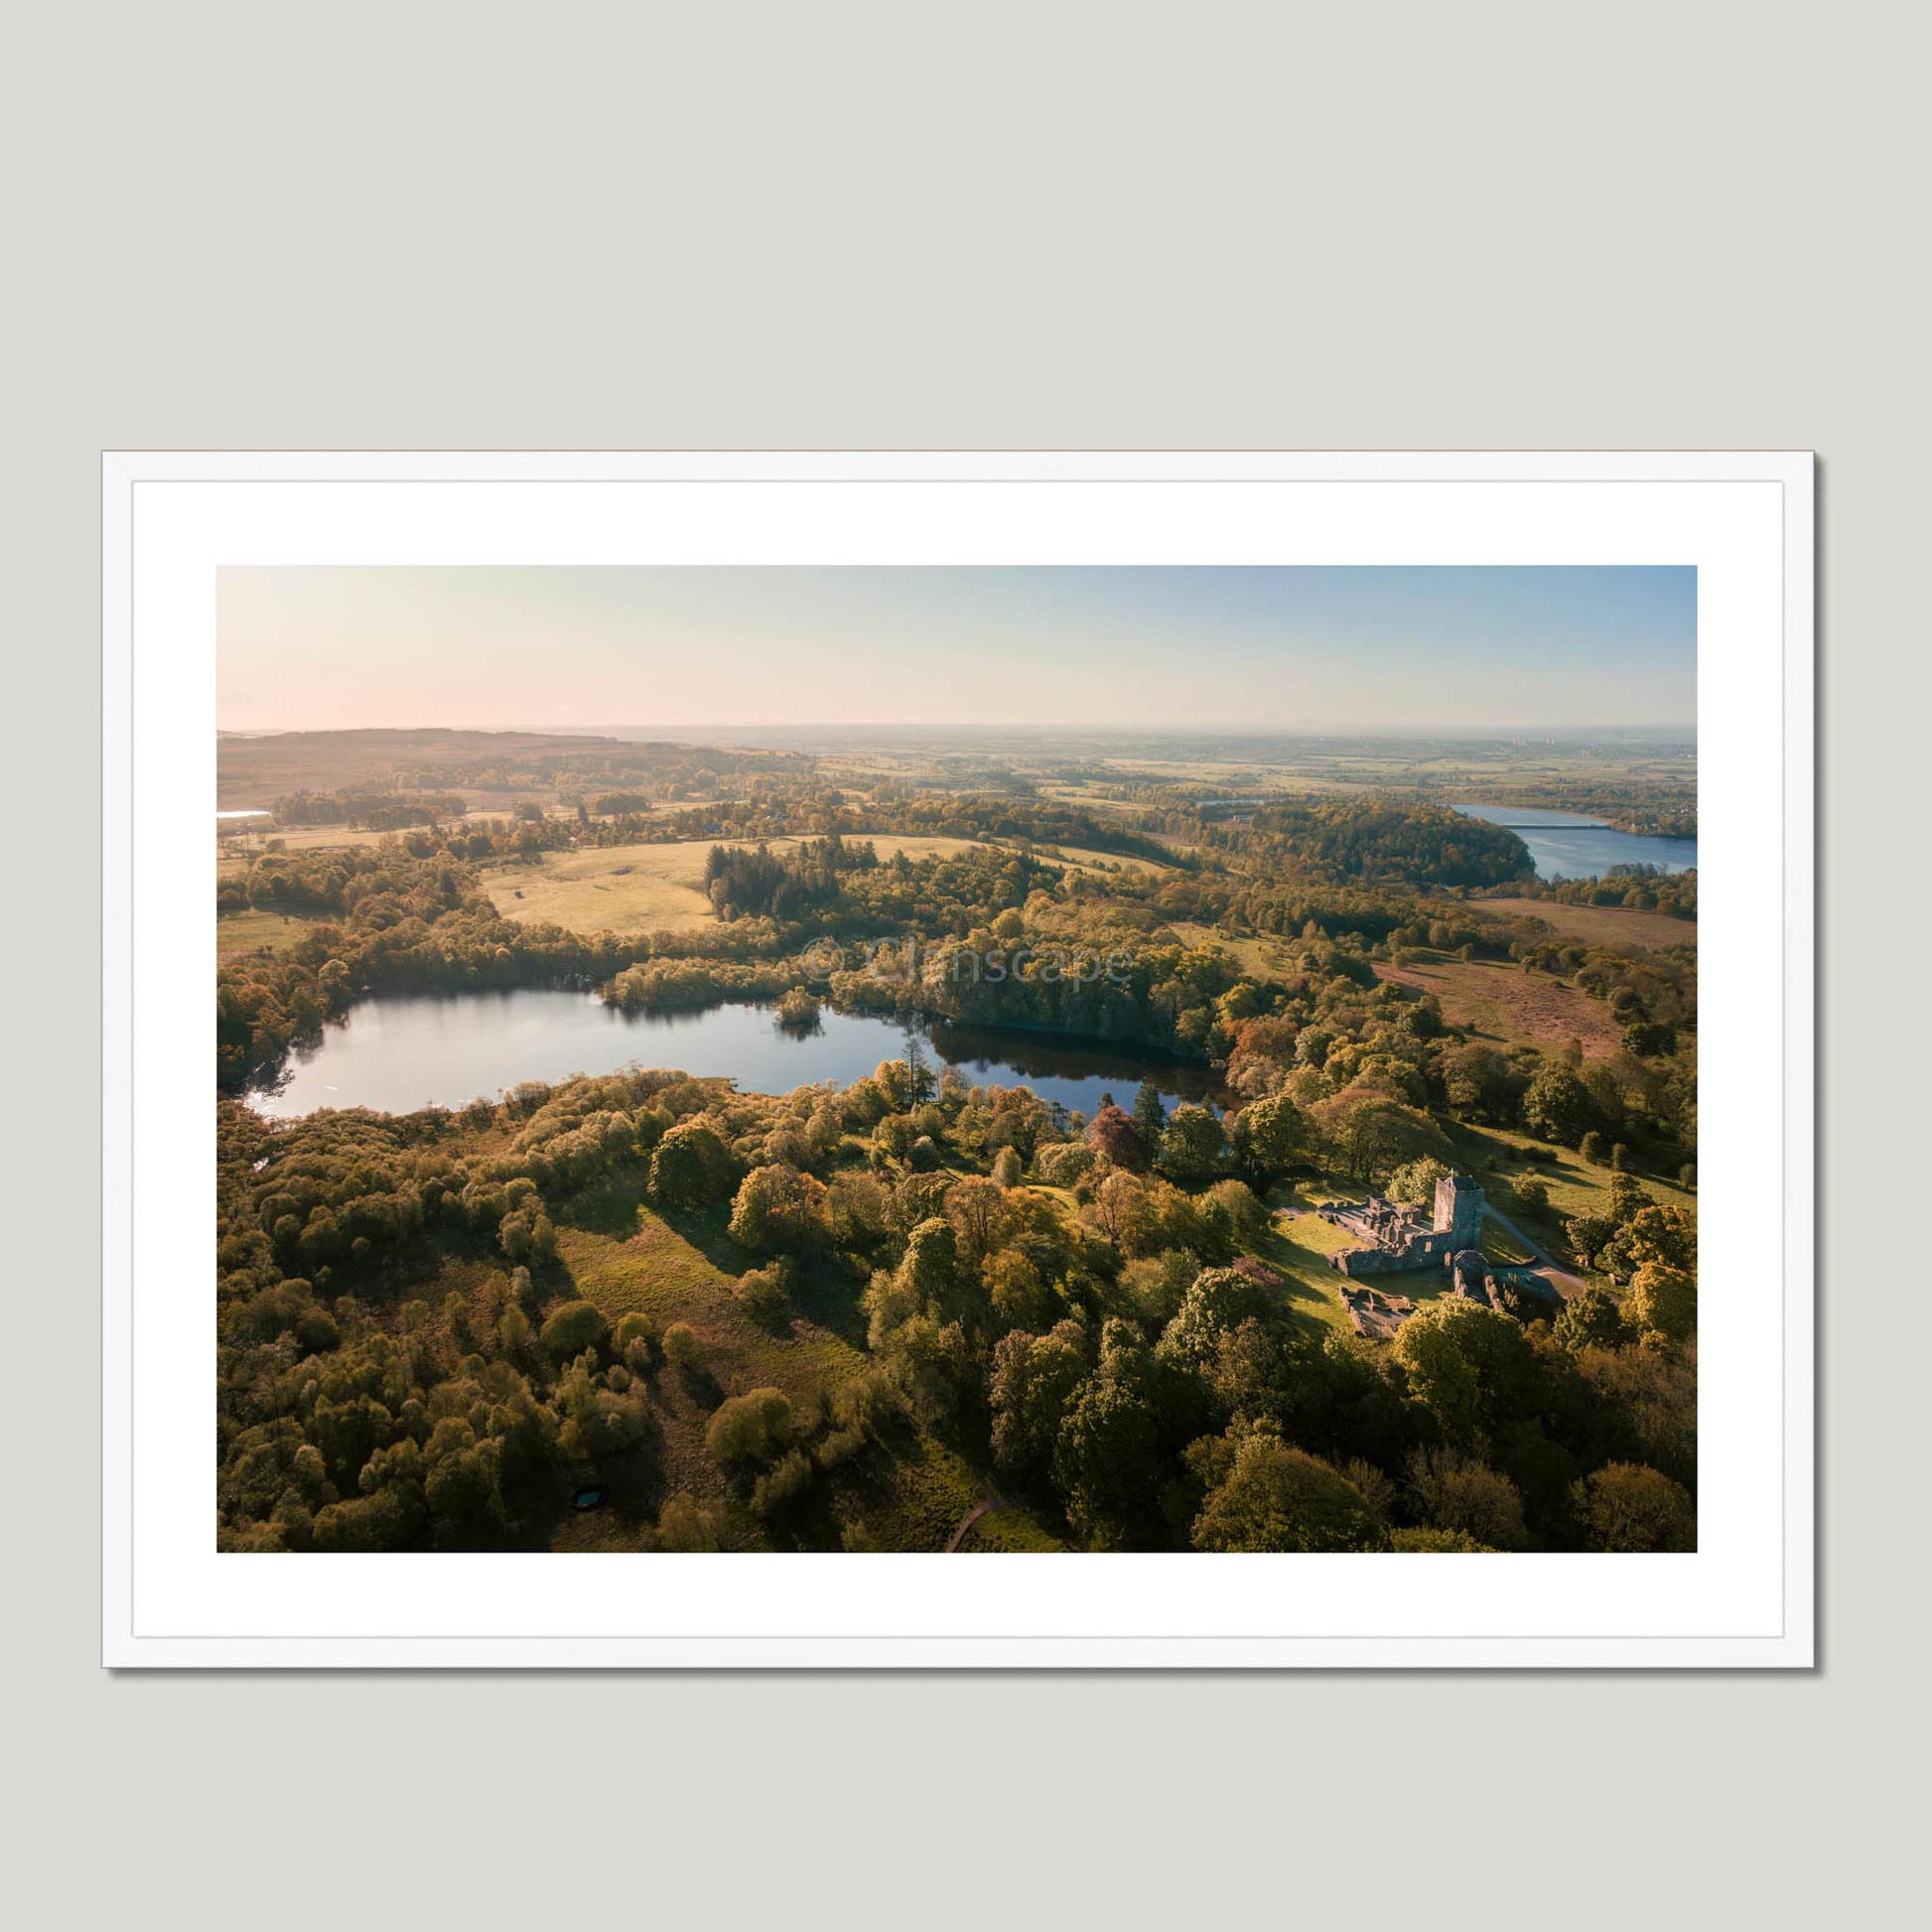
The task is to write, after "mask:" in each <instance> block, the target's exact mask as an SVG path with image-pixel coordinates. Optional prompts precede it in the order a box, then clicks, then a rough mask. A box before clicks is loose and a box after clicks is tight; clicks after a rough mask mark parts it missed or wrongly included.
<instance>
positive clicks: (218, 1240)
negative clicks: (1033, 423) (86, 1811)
mask: <svg viewBox="0 0 1932 1932" xmlns="http://www.w3.org/2000/svg"><path fill="white" fill-rule="evenodd" d="M1812 473H1813V465H1812V459H1811V457H1810V456H1809V455H1805V454H1790V453H1779V454H1762V453H1743V454H1726V453H1668V454H1655V453H1652V454H1632V453H1617V454H1602V453H1597V454H1573V455H1559V454H1550V453H1537V454H1494V453H1483V454H1410V455H1399V454H1386V453H1375V454H1367V453H1362V454H1320V455H1254V454H1239V455H1232V454H1211V453H1208V454H1190V455H1175V454H1067V453H1054V454H1039V453H1028V454H987V453H974V454H943V455H932V454H924V455H917V454H912V455H908V454H825V453H816V454H783V455H744V454H732V455H721V454H688V453H687V454H649V455H610V454H594V455H587V454H577V455H572V454H544V455H537V454H513V455H512V454H434V453H431V454H414V455H409V454H401V455H399V454H393V453H382V454H367V453H364V454H352V453H351V454H344V453H331V454H290V455H275V454H261V453H248V454H240V453H228V454H202V453H196V454H182V453H172V454H151V453H149V454H112V455H109V456H107V457H106V458H105V459H104V464H103V502H102V515H103V552H102V559H103V561H102V576H103V588H102V596H103V617H102V634H103V686H104V696H105V741H104V760H103V762H104V771H105V781H104V782H105V798H104V819H105V825H106V834H105V853H104V868H105V894H104V902H103V907H102V912H103V935H104V936H103V952H104V960H103V964H104V972H105V983H106V998H105V1052H104V1065H105V1068H106V1074H105V1087H104V1093H103V1102H102V1104H103V1125H104V1142H103V1144H104V1149H105V1156H104V1159H105V1174H104V1199H105V1203H106V1206H105V1226H104V1230H103V1238H104V1255H105V1304H104V1310H103V1327H104V1362H103V1376H104V1405H103V1409H104V1418H105V1421H104V1446H103V1447H104V1469H105V1478H104V1480H105V1494H104V1497H103V1523H104V1533H103V1544H102V1578H103V1604H102V1620H103V1656H104V1661H105V1662H106V1663H107V1664H108V1665H110V1666H194V1667H207V1666H210V1665H231V1666H251V1667H260V1666H264V1665H267V1666H290V1667H296V1666H301V1667H313V1666H318V1665H340V1666H358V1667H367V1666H405V1667H406V1666H425V1665H429V1666H444V1665H447V1666H468V1667H476V1666H504V1667H529V1666H603V1667H609V1666H614V1665H619V1666H647V1667H679V1668H685V1667H692V1666H722V1667H739V1668H742V1667H746V1666H787V1667H795V1666H842V1667H851V1666H889V1667H924V1668H931V1667H1001V1668H1005V1667H1044V1668H1053V1667H1095V1668H1119V1667H1148V1668H1172V1667H1176V1666H1187V1667H1210V1668H1254V1667H1258V1666H1261V1667H1268V1666H1295V1667H1316V1666H1327V1667H1359V1666H1386V1667H1432V1666H1433V1667H1440V1666H1483V1667H1494V1666H1498V1665H1508V1666H1542V1667H1551V1666H1559V1667H1575V1666H1645V1667H1656V1666H1685V1667H1688V1666H1749V1667H1766V1666H1780V1667H1805V1666H1809V1665H1810V1664H1811V1663H1812V1662H1813V1661H1814V1655H1813V1644H1814V1585H1813V1551H1814V1525H1813V1261H1812V1250H1813V1127H1812V1115H1813V1086H1812V1079H1813V1069H1812V1061H1813V1016H1812V1002H1813V985H1812V959H1813V836H1812V832H1813V769H1812V731H1813V709H1812V682H1813V634H1812V606H1813V583H1812V570H1813V564H1812V556H1813V548H1812V546H1813V495H1812V488H1813V476H1812ZM1703 847H1708V848H1709V850H1710V853H1711V866H1710V868H1709V876H1708V878H1707V877H1706V869H1705V868H1704V867H1703V866H1702V863H1701V848H1703ZM1706 885H1708V886H1709V887H1710V889H1711V890H1710V893H1709V896H1708V897H1707V896H1706V895H1705V893H1704V891H1703V888H1704V887H1705V886H1706ZM1707 937H1708V941H1709V943H1706V940H1707ZM1707 979H1708V980H1709V981H1710V982H1711V983H1712V986H1713V999H1712V1003H1711V1006H1710V1008H1709V1010H1708V1011H1707V1010H1705V1009H1704V1007H1703V1005H1702V1001H1701V998H1700V983H1701V981H1703V980H1707ZM1707 1076H1708V1077H1707Z"/></svg>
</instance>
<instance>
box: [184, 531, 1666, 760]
mask: <svg viewBox="0 0 1932 1932" xmlns="http://www.w3.org/2000/svg"><path fill="white" fill-rule="evenodd" d="M217 602H218V620H217V624H218V631H219V659H218V662H219V672H218V700H217V722H218V725H219V727H220V729H222V730H224V731H269V730H281V731H323V730H332V729H345V728H368V727H375V726H392V727H410V726H414V727H421V726H433V725H443V726H454V727H464V728H470V729H481V730H512V729H517V730H556V729H558V728H569V729H572V730H598V729H613V730H624V731H634V730H644V731H648V732H650V733H652V734H656V733H658V732H660V731H661V732H662V733H663V734H665V735H669V736H674V735H675V732H676V729H677V727H679V726H690V727H698V726H711V727H716V726H721V725H722V726H730V725H744V726H782V725H805V724H828V725H861V724H863V725H914V724H917V725H961V726H965V725H979V726H986V725H1000V726H1029V725H1037V726H1048V727H1051V726H1069V725H1078V726H1081V727H1083V728H1087V729H1096V728H1097V729H1109V728H1119V729H1133V730H1141V731H1146V730H1149V729H1154V730H1161V729H1173V730H1214V729H1238V730H1241V731H1244V732H1254V731H1271V730H1282V731H1289V732H1300V731H1313V732H1320V731H1323V730H1330V729H1333V730H1359V729H1361V728H1363V727H1377V726H1379V727H1382V728H1385V729H1390V730H1396V731H1420V730H1430V729H1438V728H1448V729H1454V730H1462V729H1476V730H1484V731H1509V730H1512V729H1528V730H1535V729H1537V728H1540V727H1548V728H1553V729H1554V728H1566V727H1568V728H1586V729H1587V728H1599V729H1601V728H1610V727H1672V728H1678V727H1686V726H1690V725H1691V724H1693V723H1694V721H1695V719H1696V715H1697V572H1696V571H1695V570H1693V569H1688V568H1680V567H1664V568H1648V567H1620V568H1596V567H1589V568H1529V567H1520V568H1433V567H1430V568H1424V567H1395V566H1391V567H1375V568H1345V569H1331V568H1326V567H1319V568H1316V567H1301V566H1296V567H1277V566H1257V567H1226V566H1197V567H1167V566H1160V567H1154V566H1148V567H1116V566H1091V567H1083V566H1056V567H1052V568H1008V567H982V568H954V567H950V566H948V567H931V568H898V567H893V568H876V569H864V568H861V569H853V568H844V567H836V568H835V567H825V568H813V569H797V568H772V569H757V568H738V567H733V568H720V567H679V568H662V567H652V568H634V569H633V568H609V569H579V568H555V567H546V568H522V567H508V566H506V567H502V568H494V569H491V568H471V567H464V568H431V567H425V568H414V567H411V568H377V569H361V568H341V567H335V568H303V569H266V568H246V569H227V570H223V571H222V572H221V575H220V582H219V586H218V599H217Z"/></svg>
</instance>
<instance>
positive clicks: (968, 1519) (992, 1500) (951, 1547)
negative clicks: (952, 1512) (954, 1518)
mask: <svg viewBox="0 0 1932 1932" xmlns="http://www.w3.org/2000/svg"><path fill="white" fill-rule="evenodd" d="M1001 1500H1002V1499H1001V1498H1000V1497H998V1496H982V1497H981V1498H980V1499H979V1501H978V1502H976V1503H975V1504H974V1505H973V1506H972V1508H971V1509H969V1510H968V1511H967V1512H966V1514H965V1515H964V1516H962V1517H961V1518H960V1519H959V1527H958V1528H957V1529H956V1530H954V1531H953V1533H952V1541H951V1542H949V1543H948V1544H947V1545H946V1548H945V1552H944V1554H945V1555H947V1556H951V1555H952V1554H953V1552H954V1551H955V1550H957V1549H958V1548H959V1546H960V1545H961V1544H962V1543H963V1542H965V1540H966V1532H967V1531H968V1530H970V1529H971V1528H972V1527H973V1525H974V1524H975V1523H977V1522H978V1521H979V1519H980V1518H981V1517H982V1516H984V1515H985V1514H986V1512H987V1511H988V1510H989V1509H998V1508H999V1506H1000V1503H1001Z"/></svg>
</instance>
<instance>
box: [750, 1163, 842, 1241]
mask: <svg viewBox="0 0 1932 1932" xmlns="http://www.w3.org/2000/svg"><path fill="white" fill-rule="evenodd" d="M831 1233H832V1231H831V1227H830V1224H829V1223H828V1221H827V1219H826V1214H825V1185H824V1182H822V1181H820V1180H819V1179H817V1178H816V1177H815V1176H813V1175H811V1174H808V1173H799V1172H798V1170H797V1169H796V1168H790V1167H786V1166H785V1165H784V1164H783V1163H782V1162H774V1163H772V1164H771V1165H770V1166H768V1167H763V1168H754V1169H753V1170H752V1172H751V1173H748V1174H747V1175H746V1176H745V1178H744V1180H743V1181H742V1182H741V1183H740V1184H739V1189H738V1198H737V1199H736V1200H735V1201H734V1202H733V1204H732V1218H731V1236H732V1239H733V1240H734V1241H736V1242H738V1243H739V1244H740V1246H742V1247H746V1248H750V1249H751V1250H752V1251H753V1253H755V1254H764V1253H770V1252H772V1251H774V1250H775V1251H779V1252H785V1253H790V1254H815V1253H818V1252H819V1251H820V1250H822V1249H824V1248H826V1247H828V1246H830V1244H831Z"/></svg>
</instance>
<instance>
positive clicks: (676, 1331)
mask: <svg viewBox="0 0 1932 1932" xmlns="http://www.w3.org/2000/svg"><path fill="white" fill-rule="evenodd" d="M664 1365H665V1366H666V1367H667V1368H670V1369H674V1370H675V1371H676V1372H677V1373H678V1374H680V1375H683V1376H686V1377H688V1378H695V1377H697V1376H700V1375H703V1374H704V1373H705V1372H706V1364H705V1355H704V1344H703V1343H702V1342H700V1341H699V1340H698V1338H697V1336H696V1335H695V1334H693V1333H692V1331H691V1326H690V1324H689V1323H688V1322H684V1321H673V1322H672V1323H671V1325H670V1326H669V1327H668V1328H666V1329H665V1330H664Z"/></svg>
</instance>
